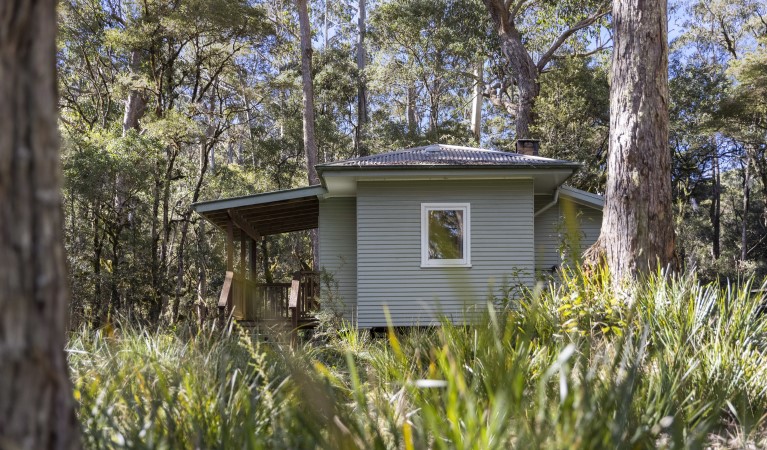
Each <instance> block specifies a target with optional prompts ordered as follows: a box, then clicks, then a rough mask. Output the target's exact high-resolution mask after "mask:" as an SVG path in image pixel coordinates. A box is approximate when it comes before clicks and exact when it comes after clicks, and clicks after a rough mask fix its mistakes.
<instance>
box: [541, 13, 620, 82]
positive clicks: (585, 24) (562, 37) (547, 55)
mask: <svg viewBox="0 0 767 450" xmlns="http://www.w3.org/2000/svg"><path fill="white" fill-rule="evenodd" d="M605 6H606V5H605ZM609 12H610V11H609V10H603V9H602V8H600V9H599V10H598V11H597V12H595V13H594V14H592V15H590V16H589V17H586V18H585V19H583V20H581V21H580V22H578V23H576V24H575V25H573V26H572V27H570V28H569V29H567V30H565V31H564V32H563V33H562V34H561V35H559V37H558V38H557V40H556V41H554V43H553V44H551V47H549V49H548V50H547V51H546V53H544V54H543V56H541V59H540V60H538V64H537V66H536V67H537V68H538V72H543V69H544V68H546V65H547V64H548V63H549V62H550V61H551V58H552V57H553V56H554V53H555V52H556V51H557V50H559V47H561V46H562V44H564V43H565V41H566V40H567V39H568V38H569V37H570V36H572V35H573V34H575V32H577V31H579V30H582V29H584V28H586V27H588V26H590V25H591V24H593V23H594V22H596V21H597V20H599V19H601V18H602V17H604V16H606V15H607V14H608V13H609Z"/></svg>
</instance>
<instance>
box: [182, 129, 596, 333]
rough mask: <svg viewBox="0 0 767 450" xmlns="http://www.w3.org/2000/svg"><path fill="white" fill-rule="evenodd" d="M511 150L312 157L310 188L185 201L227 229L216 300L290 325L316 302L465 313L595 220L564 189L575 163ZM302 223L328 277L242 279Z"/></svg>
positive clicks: (582, 199)
mask: <svg viewBox="0 0 767 450" xmlns="http://www.w3.org/2000/svg"><path fill="white" fill-rule="evenodd" d="M517 150H518V152H517V153H513V152H502V151H495V150H486V149H481V148H471V147H461V146H453V145H442V144H435V145H429V146H424V147H416V148H409V149H404V150H399V151H394V152H388V153H381V154H376V155H372V156H365V157H359V158H353V159H348V160H343V161H336V162H330V163H326V164H320V165H318V166H316V167H317V171H318V173H319V176H320V179H321V184H320V185H316V186H308V187H303V188H298V189H288V190H281V191H275V192H267V193H261V194H254V195H249V196H245V197H237V198H228V199H221V200H214V201H207V202H200V203H197V204H195V205H193V206H194V209H195V210H196V211H197V212H198V213H199V214H201V215H202V216H204V217H205V218H206V219H207V220H208V221H210V222H211V223H213V224H214V225H215V226H217V227H218V228H219V229H220V230H221V231H222V232H223V233H225V235H226V241H227V276H226V281H225V283H224V287H223V289H222V292H221V296H220V298H219V307H220V308H222V309H227V310H231V311H232V314H233V316H234V317H235V318H236V319H238V320H241V321H256V322H264V321H277V322H279V321H283V322H288V323H289V324H292V326H293V327H294V328H299V327H302V326H311V325H312V323H313V317H314V314H315V312H316V311H317V309H318V308H333V309H334V310H335V311H336V312H337V313H338V314H341V315H343V317H344V318H346V319H347V320H349V321H350V322H352V323H354V324H356V325H357V326H359V327H360V328H378V327H385V326H387V325H388V324H392V325H394V326H428V325H433V324H435V323H437V322H438V320H440V318H441V317H447V318H449V319H450V320H452V321H454V322H456V323H461V322H465V321H470V320H471V319H472V317H473V316H474V315H475V314H477V313H478V312H479V311H481V310H484V309H486V308H487V302H488V300H494V299H498V298H501V297H503V296H505V295H508V292H509V289H510V288H511V287H513V286H519V285H526V286H532V285H533V284H534V283H535V282H536V280H537V279H540V278H541V277H547V276H551V274H553V273H555V272H556V271H557V269H558V268H559V267H560V265H561V264H563V263H566V261H567V260H568V259H569V258H577V257H578V255H580V254H581V251H582V250H583V249H585V248H586V247H588V246H589V245H591V244H592V243H593V242H594V241H595V240H596V238H597V236H598V235H599V230H600V228H601V223H602V206H603V199H602V197H600V196H598V195H594V194H591V193H588V192H584V191H581V190H578V189H574V188H572V187H568V186H567V185H565V183H566V182H567V180H568V179H569V178H570V177H571V176H572V175H573V173H575V171H576V170H578V168H579V167H580V165H579V164H578V163H575V162H570V161H562V160H555V159H550V158H544V157H540V156H538V155H537V142H535V141H520V142H519V143H518V147H517ZM310 229H317V230H318V234H319V239H318V241H319V252H318V256H319V258H318V259H319V261H318V266H319V267H320V269H321V271H322V272H323V273H324V274H325V276H326V278H327V279H330V280H332V283H324V286H323V287H322V289H321V288H320V283H319V282H318V279H319V274H318V273H313V272H307V271H297V272H296V274H295V277H294V278H293V280H291V281H290V282H289V283H272V284H263V283H260V284H259V283H256V282H255V281H253V280H255V279H256V277H255V273H256V272H255V270H256V264H255V262H254V261H255V254H256V251H257V246H256V242H257V241H258V240H259V239H260V238H261V236H268V235H272V234H278V233H289V232H293V231H298V230H310ZM238 243H239V249H240V264H239V267H240V270H239V271H235V261H234V258H235V245H236V244H238ZM248 261H250V264H248Z"/></svg>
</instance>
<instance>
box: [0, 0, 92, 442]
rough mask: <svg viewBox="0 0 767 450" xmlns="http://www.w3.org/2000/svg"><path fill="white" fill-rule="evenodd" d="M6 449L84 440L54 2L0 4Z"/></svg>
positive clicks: (0, 345)
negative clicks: (73, 372) (72, 335)
mask: <svg viewBox="0 0 767 450" xmlns="http://www.w3.org/2000/svg"><path fill="white" fill-rule="evenodd" d="M0 24H2V26H0V99H2V101H1V102H0V447H3V448H18V449H43V448H45V449H70V448H77V447H78V446H79V430H78V426H77V418H76V417H75V410H74V401H73V399H72V384H71V382H70V380H69V377H68V374H67V360H66V356H65V355H64V346H65V344H66V329H65V327H66V324H67V306H68V303H69V287H68V285H67V270H66V260H65V255H64V245H63V224H64V220H63V212H62V199H61V177H62V176H61V168H60V162H59V153H58V149H59V139H58V123H57V117H56V108H57V103H58V102H57V92H56V75H55V70H56V41H55V34H56V28H57V26H56V2H55V1H53V0H40V1H31V0H5V1H4V2H2V3H0Z"/></svg>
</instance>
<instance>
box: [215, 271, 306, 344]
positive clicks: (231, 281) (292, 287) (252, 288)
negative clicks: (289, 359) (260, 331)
mask: <svg viewBox="0 0 767 450" xmlns="http://www.w3.org/2000/svg"><path fill="white" fill-rule="evenodd" d="M319 306H320V305H319V275H318V274H317V273H316V272H311V271H302V272H296V274H295V275H294V277H293V280H292V282H290V283H255V282H253V281H252V280H249V279H247V278H245V277H242V276H240V275H239V274H235V273H233V272H231V271H227V272H226V278H225V279H224V285H223V288H222V289H221V295H220V297H219V301H218V307H219V312H220V315H221V316H222V318H227V317H228V315H229V314H231V315H232V317H233V318H234V319H235V320H238V321H242V322H256V323H258V322H285V323H289V324H290V325H291V328H292V329H294V330H295V329H297V328H300V327H310V326H313V324H314V322H315V320H316V319H315V316H314V314H315V313H316V312H317V310H318V309H319Z"/></svg>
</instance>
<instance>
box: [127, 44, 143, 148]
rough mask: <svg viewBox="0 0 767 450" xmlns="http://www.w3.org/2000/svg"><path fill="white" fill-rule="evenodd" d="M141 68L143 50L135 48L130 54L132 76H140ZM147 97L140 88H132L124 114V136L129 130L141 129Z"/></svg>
mask: <svg viewBox="0 0 767 450" xmlns="http://www.w3.org/2000/svg"><path fill="white" fill-rule="evenodd" d="M139 70H141V52H140V51H138V50H133V51H132V52H131V54H130V77H131V78H132V79H135V78H138V72H139ZM146 104H147V98H146V96H145V95H144V94H143V93H142V92H141V91H139V90H138V89H131V91H130V92H129V93H128V98H127V99H126V100H125V113H124V114H123V136H125V135H126V134H127V133H128V131H129V130H131V129H133V130H138V129H139V120H141V118H142V117H143V116H144V112H145V111H146Z"/></svg>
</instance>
